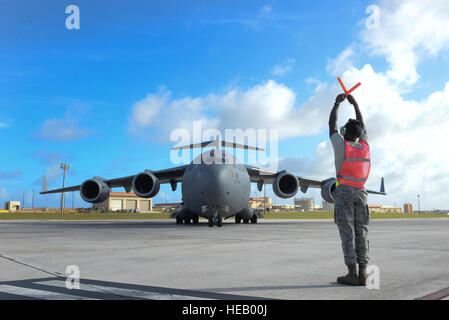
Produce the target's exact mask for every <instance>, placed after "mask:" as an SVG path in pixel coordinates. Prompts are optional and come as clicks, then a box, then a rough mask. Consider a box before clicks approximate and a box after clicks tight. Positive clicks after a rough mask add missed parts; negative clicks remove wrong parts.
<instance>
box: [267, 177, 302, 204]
mask: <svg viewBox="0 0 449 320" xmlns="http://www.w3.org/2000/svg"><path fill="white" fill-rule="evenodd" d="M298 188H299V182H298V178H297V177H296V176H295V175H292V174H291V173H287V172H285V171H283V172H281V173H280V174H279V175H278V176H277V177H276V179H275V180H274V181H273V191H274V193H275V194H276V195H277V196H278V197H279V198H284V199H286V198H290V197H293V196H294V195H295V194H296V193H297V192H298Z"/></svg>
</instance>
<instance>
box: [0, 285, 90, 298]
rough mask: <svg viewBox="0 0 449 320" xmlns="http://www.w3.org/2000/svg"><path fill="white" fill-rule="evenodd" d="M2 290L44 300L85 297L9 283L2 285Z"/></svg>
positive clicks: (0, 289)
mask: <svg viewBox="0 0 449 320" xmlns="http://www.w3.org/2000/svg"><path fill="white" fill-rule="evenodd" d="M0 292H1V293H8V294H12V295H18V296H22V297H29V298H34V299H42V300H81V299H85V298H83V297H81V296H77V295H71V294H70V295H69V294H64V293H60V292H52V291H46V290H39V289H33V288H24V287H17V286H11V285H7V284H2V285H0Z"/></svg>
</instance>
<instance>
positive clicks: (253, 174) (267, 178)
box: [245, 165, 386, 195]
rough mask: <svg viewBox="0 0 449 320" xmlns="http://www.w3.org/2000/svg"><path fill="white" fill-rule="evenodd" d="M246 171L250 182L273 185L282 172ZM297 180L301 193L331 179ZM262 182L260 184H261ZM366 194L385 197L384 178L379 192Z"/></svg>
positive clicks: (252, 169) (300, 178) (257, 169)
mask: <svg viewBox="0 0 449 320" xmlns="http://www.w3.org/2000/svg"><path fill="white" fill-rule="evenodd" d="M245 167H246V170H247V171H248V174H249V177H250V179H251V182H257V183H268V184H270V183H273V181H274V180H275V179H276V177H277V176H278V175H279V174H281V173H282V172H284V171H279V172H274V171H270V170H265V169H262V168H257V167H253V166H248V165H245ZM296 178H298V182H299V187H300V189H301V191H302V192H303V193H305V192H306V191H307V189H308V188H321V187H322V186H323V185H324V184H326V183H327V182H329V181H330V180H331V179H334V178H331V179H326V180H316V179H309V178H304V177H301V176H296ZM261 181H262V182H261ZM366 192H368V193H372V194H379V195H386V193H385V186H384V178H382V181H381V186H380V191H373V190H368V189H367V190H366Z"/></svg>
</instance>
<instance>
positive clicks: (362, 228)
mask: <svg viewBox="0 0 449 320" xmlns="http://www.w3.org/2000/svg"><path fill="white" fill-rule="evenodd" d="M367 196H368V194H367V193H366V191H365V190H364V189H360V188H354V187H350V186H343V185H340V186H338V187H337V189H335V193H334V199H335V211H334V220H335V223H336V224H337V226H338V230H339V231H340V238H341V245H342V248H343V254H344V256H345V264H347V265H349V264H354V263H365V264H367V263H368V259H369V258H368V251H369V241H368V225H369V222H370V217H369V210H368V205H367Z"/></svg>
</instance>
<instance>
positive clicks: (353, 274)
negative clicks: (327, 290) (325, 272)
mask: <svg viewBox="0 0 449 320" xmlns="http://www.w3.org/2000/svg"><path fill="white" fill-rule="evenodd" d="M337 282H338V283H341V284H349V285H351V286H358V285H359V277H358V275H357V265H356V264H355V263H354V264H349V265H348V274H347V275H345V276H342V277H338V278H337Z"/></svg>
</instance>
